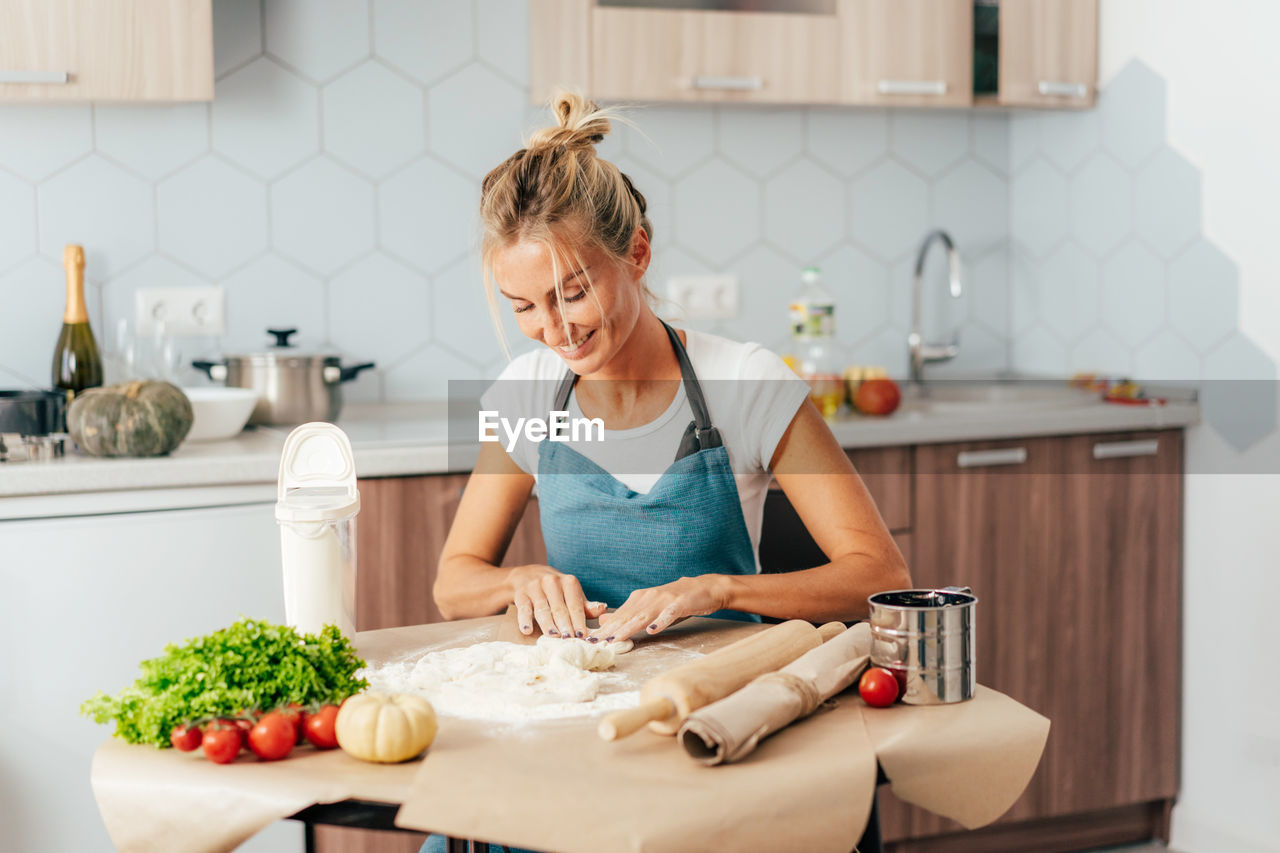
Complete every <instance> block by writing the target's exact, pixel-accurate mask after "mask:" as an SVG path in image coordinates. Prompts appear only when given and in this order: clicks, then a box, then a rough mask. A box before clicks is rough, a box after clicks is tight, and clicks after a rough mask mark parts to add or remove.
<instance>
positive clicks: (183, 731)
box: [169, 726, 204, 752]
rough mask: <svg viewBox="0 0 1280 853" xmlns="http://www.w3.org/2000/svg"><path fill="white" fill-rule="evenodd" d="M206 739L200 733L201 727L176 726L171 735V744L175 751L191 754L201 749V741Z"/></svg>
mask: <svg viewBox="0 0 1280 853" xmlns="http://www.w3.org/2000/svg"><path fill="white" fill-rule="evenodd" d="M203 739H204V735H203V734H201V732H200V727H199V726H174V727H173V731H171V732H170V733H169V743H171V744H173V748H174V749H178V750H181V751H182V752H191V751H192V750H195V749H199V748H200V741H202V740H203Z"/></svg>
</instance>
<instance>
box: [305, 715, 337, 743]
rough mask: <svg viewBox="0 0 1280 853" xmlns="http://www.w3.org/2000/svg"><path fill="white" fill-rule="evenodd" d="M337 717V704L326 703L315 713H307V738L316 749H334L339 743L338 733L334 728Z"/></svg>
mask: <svg viewBox="0 0 1280 853" xmlns="http://www.w3.org/2000/svg"><path fill="white" fill-rule="evenodd" d="M337 719H338V706H337V705H325V706H324V707H322V708H321V709H320V710H319V711H316V712H315V713H314V714H308V715H307V722H306V724H305V727H306V731H307V740H309V741H311V745H312V746H314V747H315V748H316V749H333V748H334V747H335V746H337V745H338V735H337V734H336V733H335V732H334V728H333V724H334V723H335V722H336V721H337Z"/></svg>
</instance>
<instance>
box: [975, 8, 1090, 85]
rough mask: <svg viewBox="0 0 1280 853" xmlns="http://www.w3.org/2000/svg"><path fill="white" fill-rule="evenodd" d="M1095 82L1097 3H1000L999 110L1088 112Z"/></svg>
mask: <svg viewBox="0 0 1280 853" xmlns="http://www.w3.org/2000/svg"><path fill="white" fill-rule="evenodd" d="M1097 82H1098V0H1002V2H1001V3H1000V94H999V101H1000V103H1001V104H1005V105H1008V106H1038V107H1089V106H1092V105H1093V99H1094V95H1095V94H1096V91H1097Z"/></svg>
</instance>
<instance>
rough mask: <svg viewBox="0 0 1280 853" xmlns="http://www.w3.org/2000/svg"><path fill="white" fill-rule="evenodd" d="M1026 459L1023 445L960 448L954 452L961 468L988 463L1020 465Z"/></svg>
mask: <svg viewBox="0 0 1280 853" xmlns="http://www.w3.org/2000/svg"><path fill="white" fill-rule="evenodd" d="M1026 461H1027V449H1026V448H1025V447H999V448H996V449H995V450H962V451H960V452H959V453H957V454H956V465H957V466H959V467H961V468H983V467H986V466H988V465H1021V464H1022V463H1023V462H1026Z"/></svg>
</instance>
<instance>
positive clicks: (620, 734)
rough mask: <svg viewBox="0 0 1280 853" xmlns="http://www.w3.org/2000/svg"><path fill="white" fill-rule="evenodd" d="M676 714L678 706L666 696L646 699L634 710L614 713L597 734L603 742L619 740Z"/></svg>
mask: <svg viewBox="0 0 1280 853" xmlns="http://www.w3.org/2000/svg"><path fill="white" fill-rule="evenodd" d="M675 712H676V706H675V705H673V704H672V703H671V700H669V699H667V698H666V697H664V696H655V697H654V698H652V699H646V700H645V701H643V702H641V703H640V704H639V705H637V706H636V707H634V708H628V709H626V710H625V711H614V712H613V713H612V714H609V715H608V716H606V717H605V718H604V719H603V720H601V721H600V727H599V728H598V729H596V732H597V733H598V734H599V735H600V737H601V739H603V740H609V741H613V740H617V739H618V738H624V737H626V736H627V735H630V734H634V733H636V732H638V731H639V730H640V729H642V728H644V724H645V723H649V722H654V721H661V720H665V719H667V718H668V717H670V716H671V715H672V714H674V713H675Z"/></svg>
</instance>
